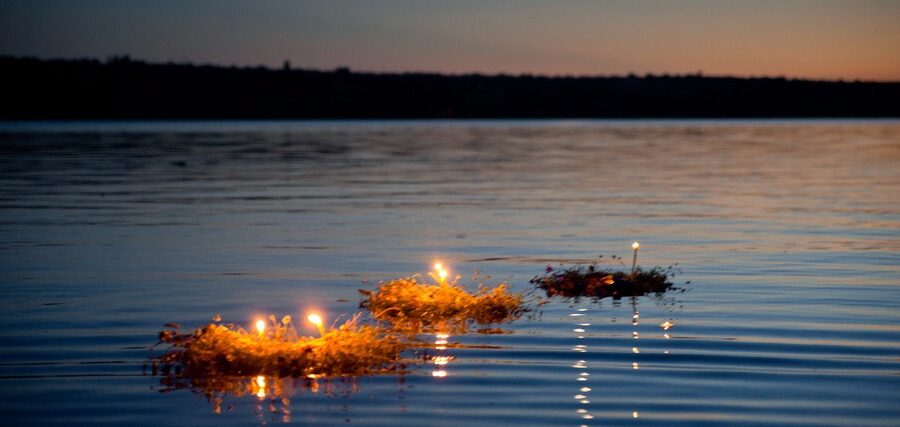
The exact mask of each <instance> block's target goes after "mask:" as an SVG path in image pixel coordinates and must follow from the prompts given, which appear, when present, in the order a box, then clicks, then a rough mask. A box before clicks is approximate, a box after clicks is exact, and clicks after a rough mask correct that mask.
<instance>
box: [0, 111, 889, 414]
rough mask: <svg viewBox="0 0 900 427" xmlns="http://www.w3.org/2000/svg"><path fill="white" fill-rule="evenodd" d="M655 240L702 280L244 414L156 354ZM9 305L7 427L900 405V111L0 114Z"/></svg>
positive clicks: (317, 387)
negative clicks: (796, 117) (395, 116)
mask: <svg viewBox="0 0 900 427" xmlns="http://www.w3.org/2000/svg"><path fill="white" fill-rule="evenodd" d="M632 241H639V242H641V251H640V255H639V257H640V258H639V260H638V261H639V264H641V265H644V266H653V265H661V266H667V265H670V264H675V263H678V264H679V266H680V267H681V269H682V270H683V273H682V274H681V275H679V276H677V277H676V282H677V283H679V284H684V282H686V281H690V282H691V283H690V284H688V285H686V287H687V289H688V290H687V292H684V293H677V294H670V295H667V296H666V298H664V299H658V298H655V297H639V298H635V299H633V300H632V299H623V300H621V301H612V300H608V299H606V300H602V301H600V302H593V301H589V300H582V301H562V300H553V301H551V302H550V303H549V304H546V305H544V306H543V307H542V311H541V312H540V313H539V314H540V316H537V317H535V318H533V319H527V318H523V319H520V320H518V321H516V322H514V323H512V324H509V325H505V328H506V329H508V330H509V331H511V332H512V333H509V334H501V335H478V334H471V335H462V336H453V337H450V339H449V340H450V341H451V342H458V343H462V344H469V345H470V346H467V347H466V348H449V349H447V350H446V351H445V354H446V355H450V356H453V357H454V359H453V360H452V361H451V362H450V363H449V364H447V365H446V366H443V367H436V366H434V365H427V364H423V365H413V366H410V367H409V371H408V372H407V373H405V374H403V375H381V376H370V377H361V378H335V379H330V380H328V379H322V380H319V381H318V382H317V383H316V384H310V383H307V382H304V381H299V382H294V381H292V380H290V379H288V380H283V381H277V382H278V386H279V387H284V390H281V391H280V394H281V396H274V395H265V396H263V397H262V398H257V396H255V395H252V394H251V395H244V396H237V395H231V394H229V395H226V396H224V400H223V401H222V402H221V405H220V407H219V410H218V411H216V408H215V402H211V401H210V400H209V399H207V396H204V394H203V393H202V390H200V389H198V388H194V389H193V390H192V389H191V388H190V387H187V388H177V389H173V388H175V387H171V386H168V385H167V383H166V379H165V377H161V376H158V375H153V373H152V372H151V371H150V370H149V369H148V368H147V367H146V362H147V360H148V358H149V357H151V356H153V355H158V354H159V353H160V351H161V349H160V348H156V349H154V350H152V351H151V350H148V347H149V346H150V345H152V344H154V343H155V342H156V334H157V332H158V331H159V330H161V329H162V328H163V324H164V323H167V322H177V323H180V324H182V325H185V326H187V327H198V326H201V325H203V324H205V323H207V322H209V320H210V319H211V317H212V316H213V315H215V314H217V313H219V314H221V315H222V317H223V318H225V319H226V320H230V321H235V322H239V323H243V324H247V325H249V324H250V322H251V321H252V320H253V319H255V318H256V317H257V316H260V315H266V314H268V313H273V314H276V315H279V316H280V315H283V314H291V315H293V316H294V317H295V318H297V317H299V316H300V315H301V314H302V313H304V312H305V311H306V310H309V309H311V308H316V309H319V310H322V311H324V312H325V313H326V315H327V317H328V319H329V321H331V320H333V319H335V318H337V317H339V316H343V317H344V318H346V317H347V316H349V315H352V314H353V313H356V312H357V311H358V308H357V304H358V298H359V295H358V294H357V288H361V287H363V288H369V289H372V288H373V287H374V286H375V284H376V283H377V282H378V281H382V280H388V279H392V278H398V277H403V276H407V275H410V274H413V273H417V272H425V271H426V270H427V269H428V266H429V265H430V264H431V263H432V262H433V261H434V260H435V259H441V260H443V261H444V262H445V263H446V264H448V265H450V266H451V268H452V270H453V271H454V272H459V273H460V274H462V275H463V276H465V277H468V276H469V275H470V274H471V272H472V271H473V270H475V269H478V270H480V271H481V272H482V273H484V274H489V275H491V276H493V277H494V278H495V280H506V281H507V282H509V283H510V285H511V286H512V288H513V289H514V290H516V291H523V292H525V291H529V290H531V289H532V287H531V285H530V284H529V283H528V280H529V279H531V278H532V277H533V276H535V275H537V274H541V273H543V271H544V269H545V267H546V266H547V265H552V266H557V265H559V264H561V263H562V264H573V263H585V262H591V261H594V260H596V259H597V257H598V256H599V255H601V254H603V255H607V256H608V255H613V254H616V255H620V256H624V257H629V256H630V245H631V243H632ZM607 258H608V257H604V259H607ZM629 261H630V260H629ZM0 298H2V299H0V309H2V313H0V314H2V316H0V421H2V423H3V424H4V425H54V424H65V425H71V424H90V425H93V426H96V425H148V426H156V425H248V424H251V425H252V424H260V425H262V424H281V423H292V424H301V425H303V424H318V425H338V424H350V425H383V426H402V425H410V426H412V425H446V426H455V425H509V426H524V425H528V426H531V425H568V426H580V425H589V426H595V425H637V424H657V425H702V424H712V425H779V426H784V425H855V426H864V425H898V424H900V403H898V402H900V122H898V121H867V122H866V121H863V122H856V121H784V122H776V121H747V122H741V121H708V122H703V121H662V122H651V121H621V122H616V121H458V122H456V121H434V122H432V121H421V122H402V121H401V122H390V121H386V122H352V121H351V122H341V121H336V122H76V123H2V124H0ZM635 312H638V313H639V319H638V320H639V321H638V322H637V324H635V323H634V322H632V320H633V318H634V313H635ZM536 314H537V313H536ZM667 320H668V321H671V322H673V323H674V324H675V326H674V328H672V329H670V330H668V331H664V330H663V329H662V328H660V326H659V324H660V323H662V322H664V321H667ZM575 329H579V330H583V332H582V331H575ZM307 332H309V333H312V331H310V330H307ZM436 370H437V371H442V372H444V373H445V374H446V376H443V377H441V376H435V374H434V371H436ZM438 375H444V374H438ZM268 381H269V382H270V384H271V383H273V382H276V381H275V380H274V379H269V380H268ZM273 394H274V392H273ZM213 400H215V399H213ZM216 412H219V413H216Z"/></svg>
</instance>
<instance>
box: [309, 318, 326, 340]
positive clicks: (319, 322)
mask: <svg viewBox="0 0 900 427" xmlns="http://www.w3.org/2000/svg"><path fill="white" fill-rule="evenodd" d="M306 319H307V320H309V322H310V323H312V324H313V325H316V329H318V330H319V336H322V335H325V327H324V322H323V321H322V316H319V315H318V314H316V313H310V315H309V316H306Z"/></svg>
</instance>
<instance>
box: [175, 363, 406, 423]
mask: <svg viewBox="0 0 900 427" xmlns="http://www.w3.org/2000/svg"><path fill="white" fill-rule="evenodd" d="M400 381H401V382H402V378H401V379H400ZM160 384H161V385H162V386H163V387H162V389H160V392H163V393H167V392H172V391H177V390H183V389H186V390H190V391H193V392H195V393H197V394H201V395H203V396H205V397H206V399H207V401H208V402H209V403H210V405H212V412H213V413H215V414H222V412H223V410H224V411H225V412H229V411H231V410H233V409H234V407H235V405H237V404H238V402H239V401H240V400H242V399H243V398H245V397H250V396H252V397H253V408H254V411H255V412H256V415H257V418H259V421H260V424H266V423H267V422H266V421H267V420H266V416H267V415H270V414H271V415H272V416H277V418H278V419H280V421H282V422H284V423H290V422H291V414H292V408H291V400H292V398H294V397H295V396H297V395H298V394H299V393H302V392H304V391H305V392H309V393H312V394H320V393H321V394H323V395H325V396H329V397H333V396H346V395H350V394H352V393H356V392H358V391H359V385H358V384H357V382H356V379H355V377H338V378H326V379H320V378H319V377H317V376H315V375H310V376H309V377H307V378H292V377H285V378H277V377H273V376H265V375H255V376H231V375H219V376H207V377H197V378H187V377H178V376H166V377H163V378H162V379H161V380H160Z"/></svg>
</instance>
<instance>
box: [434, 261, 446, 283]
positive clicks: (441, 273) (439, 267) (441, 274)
mask: <svg viewBox="0 0 900 427" xmlns="http://www.w3.org/2000/svg"><path fill="white" fill-rule="evenodd" d="M434 271H435V273H437V277H438V280H439V281H440V282H441V283H443V282H444V281H445V280H446V279H447V276H449V275H450V273H449V272H448V271H447V270H445V269H444V265H443V264H441V263H440V262H436V263H434Z"/></svg>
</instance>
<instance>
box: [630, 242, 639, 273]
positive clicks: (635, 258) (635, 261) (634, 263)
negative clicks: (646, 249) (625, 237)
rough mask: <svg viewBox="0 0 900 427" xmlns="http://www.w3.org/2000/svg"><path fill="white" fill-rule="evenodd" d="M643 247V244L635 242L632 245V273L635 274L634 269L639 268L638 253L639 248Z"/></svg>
mask: <svg viewBox="0 0 900 427" xmlns="http://www.w3.org/2000/svg"><path fill="white" fill-rule="evenodd" d="M640 247H641V244H640V243H638V242H634V243H632V244H631V249H634V258H632V259H631V272H632V273H634V268H635V267H636V266H637V251H638V248H640Z"/></svg>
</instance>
